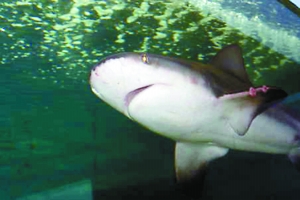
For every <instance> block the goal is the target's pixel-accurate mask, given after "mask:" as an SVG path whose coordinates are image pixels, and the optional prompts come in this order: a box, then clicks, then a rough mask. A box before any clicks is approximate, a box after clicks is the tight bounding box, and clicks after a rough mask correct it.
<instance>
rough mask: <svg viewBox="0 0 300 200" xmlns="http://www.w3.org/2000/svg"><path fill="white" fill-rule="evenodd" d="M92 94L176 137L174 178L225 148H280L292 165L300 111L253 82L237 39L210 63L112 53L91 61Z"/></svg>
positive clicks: (197, 169)
mask: <svg viewBox="0 0 300 200" xmlns="http://www.w3.org/2000/svg"><path fill="white" fill-rule="evenodd" d="M89 82H90V86H91V90H92V92H93V93H94V94H95V95H96V96H98V97H99V98H100V99H102V100H103V101H104V102H106V103H107V104H109V105H110V106H112V107H113V108H114V109H116V110H118V111H119V112H121V113H122V114H124V115H125V116H126V117H128V118H129V119H131V120H133V121H135V122H137V123H139V124H140V125H142V126H144V127H145V128H147V129H149V130H151V131H152V132H154V133H156V134H159V135H161V136H164V137H167V138H169V139H171V140H173V141H175V142H176V145H175V173H176V180H177V182H178V183H183V184H185V183H186V184H189V183H194V180H197V179H199V177H203V174H204V171H205V169H206V167H207V165H208V164H209V162H211V161H212V160H215V159H217V158H220V157H222V156H225V155H226V154H227V152H228V150H229V149H233V150H241V151H252V152H264V153H270V154H286V155H288V156H289V158H290V160H291V161H292V162H293V163H295V164H296V166H298V168H299V166H300V165H299V156H300V121H299V119H300V117H299V114H298V113H297V112H295V111H294V110H293V109H290V108H289V107H287V106H286V105H285V104H283V103H282V101H283V100H284V99H285V98H286V97H287V96H288V95H287V93H286V92H285V91H284V90H283V89H281V88H279V87H276V86H269V85H262V86H254V85H253V84H252V83H251V81H250V79H249V77H248V74H247V71H246V69H245V66H244V59H243V56H242V49H241V47H239V45H236V44H232V45H228V46H226V47H224V48H223V49H221V50H220V51H219V52H218V53H217V54H216V55H215V56H214V57H213V58H212V59H211V61H210V62H209V63H207V64H203V63H200V62H195V61H190V60H184V59H181V58H172V57H166V56H162V55H156V54H150V53H118V54H115V55H111V56H108V57H106V58H104V59H102V60H101V61H100V62H99V63H98V64H96V65H95V66H94V67H93V68H92V70H91V73H90V78H89Z"/></svg>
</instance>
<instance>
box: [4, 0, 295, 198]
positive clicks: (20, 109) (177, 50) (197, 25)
mask: <svg viewBox="0 0 300 200" xmlns="http://www.w3.org/2000/svg"><path fill="white" fill-rule="evenodd" d="M232 43H237V44H239V45H240V46H241V47H242V49H243V55H244V59H245V64H246V67H247V71H248V73H249V76H250V79H251V80H252V82H253V83H254V84H255V85H262V84H266V85H276V86H278V87H281V88H283V89H284V90H286V91H287V92H288V93H289V94H293V93H297V92H299V91H300V80H299V77H300V75H299V74H300V73H299V72H300V19H299V16H297V15H296V14H295V13H293V12H291V11H290V10H289V9H288V8H287V7H285V6H284V5H283V4H281V3H280V2H279V1H275V0H256V1H251V0H248V1H246V0H245V1H243V0H212V1H206V0H173V1H168V0H164V1H162V0H107V1H100V0H73V1H65V0H14V1H13V0H11V1H10V0H5V1H1V3H0V44H1V45H0V46H1V48H0V52H1V53H0V65H1V68H0V82H1V84H0V95H1V98H0V107H1V112H0V197H1V198H0V199H4V200H5V199H19V200H20V199H22V200H24V199H28V200H29V199H30V200H32V199H87V200H89V199H134V198H136V197H138V198H139V199H165V198H172V199H187V198H186V197H185V196H184V195H183V194H181V193H180V192H179V191H177V190H176V188H175V184H174V180H175V178H174V167H173V166H174V161H173V153H174V150H173V149H174V143H173V142H172V141H171V140H168V139H166V138H163V137H160V136H158V135H156V134H154V133H151V132H150V131H148V130H145V129H144V128H142V127H141V126H139V125H137V124H136V123H134V122H132V121H130V120H129V119H127V118H125V117H124V116H123V115H121V114H119V113H118V112H117V111H115V110H114V109H112V108H110V107H109V106H108V105H106V104H105V103H104V102H102V101H101V100H99V99H98V98H97V97H96V96H95V95H94V94H92V92H91V91H90V87H89V83H88V78H89V73H90V69H91V67H92V66H93V65H95V64H96V63H97V62H99V61H100V60H101V59H102V58H104V57H105V56H107V55H110V54H115V53H118V52H124V51H127V52H131V51H135V52H141V51H142V52H151V53H155V54H162V55H168V56H174V57H181V58H185V59H191V60H196V61H197V60H198V61H200V62H204V63H207V62H209V60H210V58H211V57H212V56H213V55H214V54H215V53H216V52H217V51H218V50H220V49H221V48H222V47H224V46H226V45H228V44H232ZM295 101H296V100H295ZM296 106H297V104H296ZM295 109H297V108H295ZM299 190H300V173H298V172H297V171H296V170H295V169H294V167H293V166H292V164H291V163H290V162H289V160H288V159H287V158H286V156H285V155H269V154H268V155H267V154H261V153H249V152H237V151H231V152H230V153H229V154H228V156H225V157H224V158H221V159H218V160H216V161H214V162H212V163H211V165H210V169H209V172H208V174H207V177H206V180H205V188H204V191H203V198H202V199H220V200H221V199H229V198H231V199H244V200H245V199H299V198H300V194H299Z"/></svg>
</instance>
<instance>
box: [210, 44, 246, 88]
mask: <svg viewBox="0 0 300 200" xmlns="http://www.w3.org/2000/svg"><path fill="white" fill-rule="evenodd" d="M210 64H211V65H213V66H215V67H216V68H219V69H222V70H224V71H226V72H227V73H230V74H232V75H234V76H235V77H237V78H238V79H239V80H240V81H242V82H244V83H248V84H249V86H251V85H252V83H251V81H250V80H249V77H248V74H247V71H246V69H245V66H244V59H243V56H242V50H241V48H240V47H239V46H238V45H236V44H232V45H229V46H226V47H224V48H223V49H222V50H220V51H219V52H218V53H217V54H216V55H215V57H214V58H213V59H212V61H211V62H210Z"/></svg>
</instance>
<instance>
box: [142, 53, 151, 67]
mask: <svg viewBox="0 0 300 200" xmlns="http://www.w3.org/2000/svg"><path fill="white" fill-rule="evenodd" d="M142 61H143V63H145V64H149V58H148V56H147V54H146V53H143V54H142Z"/></svg>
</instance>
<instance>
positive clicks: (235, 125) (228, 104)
mask: <svg viewBox="0 0 300 200" xmlns="http://www.w3.org/2000/svg"><path fill="white" fill-rule="evenodd" d="M286 96H287V93H286V92H285V91H283V90H281V89H279V88H276V87H268V86H262V87H258V88H253V87H251V88H250V89H249V91H245V92H239V93H234V94H226V95H223V96H221V97H219V100H221V102H222V105H221V113H223V114H224V116H223V118H224V119H225V120H227V121H228V124H229V126H230V127H231V128H232V129H233V130H234V131H235V132H236V133H237V134H238V135H245V133H246V132H247V130H248V129H249V127H250V125H251V123H252V121H253V119H254V118H255V117H256V116H257V115H258V114H260V113H261V112H263V111H264V110H266V109H267V108H269V107H270V106H272V105H274V104H275V103H278V102H279V101H280V100H282V99H284V98H285V97H286Z"/></svg>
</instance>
